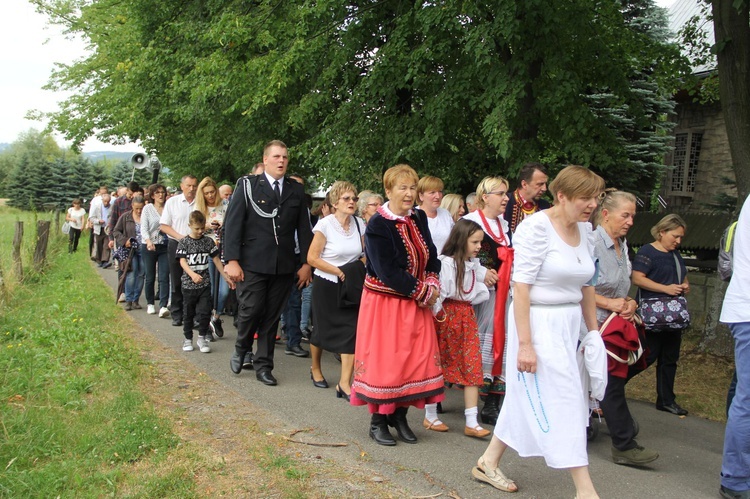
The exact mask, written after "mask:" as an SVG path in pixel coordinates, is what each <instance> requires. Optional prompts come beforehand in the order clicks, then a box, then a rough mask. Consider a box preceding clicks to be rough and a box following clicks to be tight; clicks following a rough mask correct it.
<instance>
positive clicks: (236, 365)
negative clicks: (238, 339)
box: [229, 352, 245, 374]
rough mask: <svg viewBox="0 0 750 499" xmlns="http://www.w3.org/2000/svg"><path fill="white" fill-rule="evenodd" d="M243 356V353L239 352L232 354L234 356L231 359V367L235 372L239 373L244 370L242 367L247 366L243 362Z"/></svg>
mask: <svg viewBox="0 0 750 499" xmlns="http://www.w3.org/2000/svg"><path fill="white" fill-rule="evenodd" d="M242 357H243V355H242V354H241V353H239V352H234V353H233V354H232V358H231V359H229V368H230V369H231V370H232V372H233V373H234V374H239V373H241V372H242V368H243V367H245V366H244V365H243V363H242Z"/></svg>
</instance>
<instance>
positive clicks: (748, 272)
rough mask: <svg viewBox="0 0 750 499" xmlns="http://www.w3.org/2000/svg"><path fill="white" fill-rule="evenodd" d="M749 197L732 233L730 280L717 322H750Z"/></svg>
mask: <svg viewBox="0 0 750 499" xmlns="http://www.w3.org/2000/svg"><path fill="white" fill-rule="evenodd" d="M749 296H750V196H748V197H747V199H745V203H744V204H743V205H742V211H740V218H739V220H738V221H737V228H736V229H735V233H734V254H733V256H732V280H731V281H729V287H728V288H727V292H726V294H725V295H724V304H723V305H722V307H721V316H720V317H719V321H721V322H723V323H725V324H734V323H737V322H750V306H748V305H750V299H749V298H748V297H749Z"/></svg>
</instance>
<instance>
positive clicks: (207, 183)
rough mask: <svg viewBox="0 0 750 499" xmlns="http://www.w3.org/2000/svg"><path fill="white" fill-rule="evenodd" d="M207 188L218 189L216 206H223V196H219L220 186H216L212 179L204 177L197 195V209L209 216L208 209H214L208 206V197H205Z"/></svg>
mask: <svg viewBox="0 0 750 499" xmlns="http://www.w3.org/2000/svg"><path fill="white" fill-rule="evenodd" d="M206 187H213V188H214V189H216V205H214V206H218V205H219V204H221V196H220V195H219V186H218V185H216V182H214V179H212V178H211V177H204V178H203V180H201V181H200V183H199V184H198V189H197V191H196V193H195V209H196V210H198V211H200V212H201V213H203V215H205V216H208V208H213V206H211V207H209V206H208V204H207V203H206V196H204V195H203V189H205V188H206Z"/></svg>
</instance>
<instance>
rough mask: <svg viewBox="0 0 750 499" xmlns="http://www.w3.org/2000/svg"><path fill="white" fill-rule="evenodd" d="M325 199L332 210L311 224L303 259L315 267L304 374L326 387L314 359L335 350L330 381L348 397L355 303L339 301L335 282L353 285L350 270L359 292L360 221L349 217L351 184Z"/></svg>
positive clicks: (340, 186)
mask: <svg viewBox="0 0 750 499" xmlns="http://www.w3.org/2000/svg"><path fill="white" fill-rule="evenodd" d="M329 199H330V200H331V201H332V202H333V205H334V207H335V208H336V210H335V212H334V213H333V214H331V215H328V216H327V217H325V218H322V219H320V220H319V221H318V223H317V224H316V225H315V227H314V228H313V241H312V243H311V244H310V250H309V251H308V253H307V262H308V263H309V264H310V265H312V266H313V267H314V268H315V272H314V278H313V279H314V282H313V287H312V308H313V316H314V317H315V328H314V329H313V331H312V334H311V335H310V353H311V354H312V355H311V357H312V367H311V368H310V378H311V379H312V382H313V385H314V386H315V387H317V388H328V382H327V381H326V379H325V377H324V376H323V372H322V370H321V365H320V359H321V356H322V353H323V350H327V351H329V352H333V353H336V354H339V355H340V356H341V377H340V378H339V383H338V385H336V397H337V398H343V399H345V400H347V401H348V400H349V396H350V392H351V383H352V370H353V366H354V345H355V338H356V332H357V316H358V315H359V305H358V304H348V303H341V301H340V300H339V286H340V284H339V283H343V282H345V281H346V280H349V281H350V283H356V281H357V280H356V278H355V276H354V275H353V274H352V273H355V274H356V273H358V274H359V284H358V286H356V287H357V288H358V290H359V293H360V294H361V292H362V278H363V276H364V272H365V270H364V269H365V267H364V234H365V224H364V223H363V222H362V220H360V219H359V218H357V217H356V216H354V213H355V212H356V210H357V195H356V189H355V188H354V186H353V185H352V184H350V183H349V182H343V181H338V182H335V183H334V184H333V186H332V187H331V190H330V191H329ZM347 271H348V272H349V275H347ZM348 278H351V279H348Z"/></svg>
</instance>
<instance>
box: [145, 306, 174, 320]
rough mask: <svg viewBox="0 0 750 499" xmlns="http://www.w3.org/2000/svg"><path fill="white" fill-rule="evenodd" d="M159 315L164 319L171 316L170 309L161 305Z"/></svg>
mask: <svg viewBox="0 0 750 499" xmlns="http://www.w3.org/2000/svg"><path fill="white" fill-rule="evenodd" d="M149 313H150V312H149ZM159 317H161V318H162V319H164V318H165V317H169V309H168V308H167V307H161V308H160V309H159Z"/></svg>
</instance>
